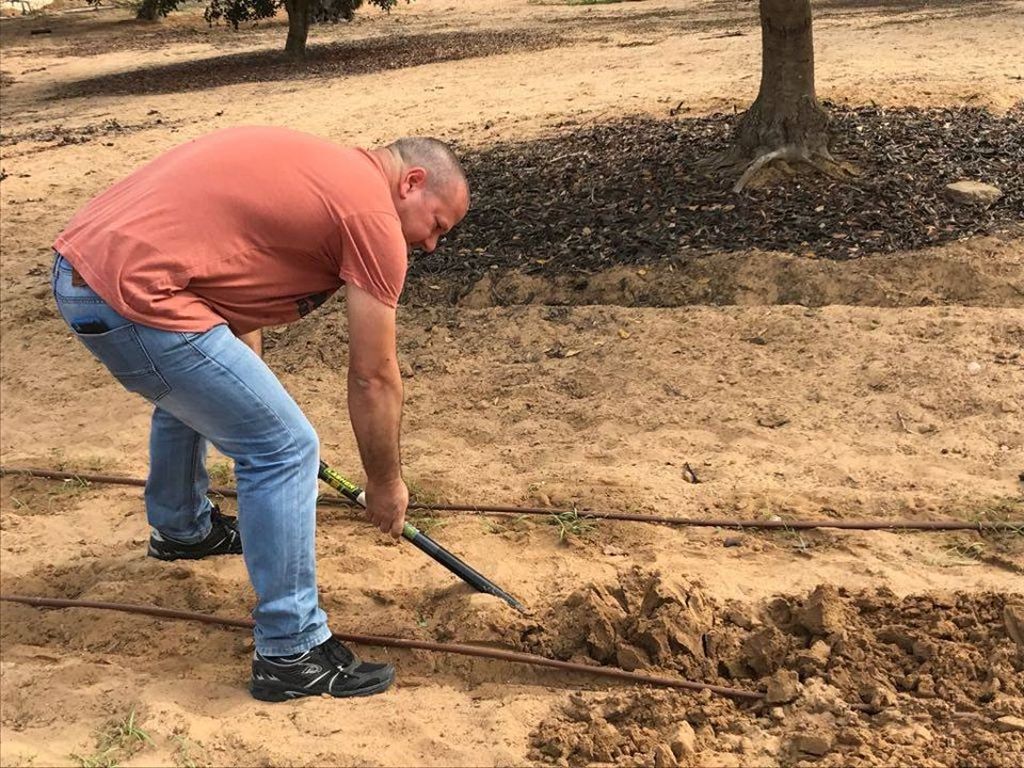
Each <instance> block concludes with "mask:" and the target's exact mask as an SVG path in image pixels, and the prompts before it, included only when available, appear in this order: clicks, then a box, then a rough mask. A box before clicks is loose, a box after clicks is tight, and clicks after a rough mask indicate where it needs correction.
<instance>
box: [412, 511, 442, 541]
mask: <svg viewBox="0 0 1024 768" xmlns="http://www.w3.org/2000/svg"><path fill="white" fill-rule="evenodd" d="M408 521H409V523H410V524H411V525H413V526H415V527H416V529H417V530H419V532H420V533H425V534H427V535H428V536H429V535H430V532H431V531H433V530H436V529H439V528H443V527H444V526H445V525H447V523H448V521H446V520H443V519H441V518H440V517H430V516H429V515H410V516H409V517H408Z"/></svg>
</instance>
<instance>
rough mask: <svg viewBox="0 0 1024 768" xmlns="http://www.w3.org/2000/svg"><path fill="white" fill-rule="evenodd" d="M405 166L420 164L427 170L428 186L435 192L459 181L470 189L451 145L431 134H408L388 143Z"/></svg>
mask: <svg viewBox="0 0 1024 768" xmlns="http://www.w3.org/2000/svg"><path fill="white" fill-rule="evenodd" d="M388 149H390V150H391V151H392V152H394V153H395V154H396V155H398V157H399V158H400V159H401V161H402V164H403V165H405V166H409V165H418V166H420V167H422V168H425V169H426V171H427V187H428V188H429V189H431V190H433V191H434V192H441V191H442V190H446V189H448V188H449V186H450V185H451V184H453V183H456V182H459V183H461V184H462V185H464V186H465V187H466V190H467V191H468V190H469V181H468V179H466V172H465V171H464V170H463V168H462V163H460V162H459V158H457V157H456V156H455V153H454V152H452V150H451V147H449V146H448V145H447V144H445V143H444V142H443V141H439V140H438V139H435V138H431V137H430V136H407V137H406V138H404V139H398V140H397V141H394V142H392V143H391V144H389V145H388Z"/></svg>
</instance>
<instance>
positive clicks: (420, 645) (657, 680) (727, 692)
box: [0, 595, 764, 701]
mask: <svg viewBox="0 0 1024 768" xmlns="http://www.w3.org/2000/svg"><path fill="white" fill-rule="evenodd" d="M0 601H4V602H10V603H22V604H24V605H31V606H34V607H36V608H93V609H97V610H101V611H121V612H122V613H136V614H141V615H145V616H156V617H157V618H161V619H175V620H179V621H198V622H202V623H203V624H216V625H220V626H225V627H236V628H243V629H251V628H252V627H253V626H254V622H253V621H252V619H230V618H222V617H220V616H210V615H209V614H205V613H196V612H194V611H177V610H172V609H170V608H159V607H157V606H151V605H128V604H126V603H106V602H95V601H92V600H65V599H62V598H52V597H27V596H24V595H0ZM334 636H335V637H336V638H337V639H338V640H342V641H344V642H349V643H358V644H359V645H368V646H378V647H384V648H410V649H414V650H421V651H433V652H437V653H454V654H458V655H460V656H477V657H479V658H484V659H498V660H500V661H510V662H513V663H516V664H530V665H533V666H536V667H549V668H551V669H560V670H562V671H564V672H579V673H582V674H585V675H593V676H595V677H608V678H612V679H615V680H625V681H628V682H631V683H638V684H643V685H654V686H658V687H660V688H685V689H688V690H692V691H710V692H711V693H715V694H718V695H719V696H727V697H729V698H733V699H746V700H751V701H761V700H762V699H763V698H764V695H763V694H761V693H758V692H756V691H745V690H742V689H740V688H727V687H725V686H721V685H711V684H710V683H697V682H694V681H692V680H682V679H678V678H674V677H662V676H660V675H648V674H644V673H642V672H627V671H626V670H624V669H616V668H615V667H592V666H588V665H586V664H575V663H573V662H569V661H559V660H557V659H548V658H545V657H544V656H536V655H534V654H532V653H521V652H519V651H505V650H501V649H499V648H484V647H480V646H475V645H465V644H461V643H435V642H430V641H427V640H408V639H406V638H401V637H386V636H382V635H355V634H351V633H346V632H335V633H334Z"/></svg>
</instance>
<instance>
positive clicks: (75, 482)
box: [54, 476, 90, 496]
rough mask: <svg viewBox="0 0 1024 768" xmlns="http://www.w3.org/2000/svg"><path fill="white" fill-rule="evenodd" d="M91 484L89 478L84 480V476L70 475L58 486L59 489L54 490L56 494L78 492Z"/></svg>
mask: <svg viewBox="0 0 1024 768" xmlns="http://www.w3.org/2000/svg"><path fill="white" fill-rule="evenodd" d="M89 485H90V483H89V481H88V480H83V479H82V478H80V477H77V476H76V477H69V478H67V479H66V480H64V481H62V482H61V483H60V485H58V486H57V490H56V491H54V494H55V495H57V496H62V495H66V494H76V493H79V492H80V491H83V490H85V489H86V488H88V487H89Z"/></svg>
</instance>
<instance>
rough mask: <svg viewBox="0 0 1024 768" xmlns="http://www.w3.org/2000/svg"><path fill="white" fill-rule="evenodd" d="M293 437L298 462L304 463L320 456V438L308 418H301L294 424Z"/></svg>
mask: <svg viewBox="0 0 1024 768" xmlns="http://www.w3.org/2000/svg"><path fill="white" fill-rule="evenodd" d="M293 437H294V440H295V449H294V450H295V453H296V459H297V460H298V461H299V462H300V463H302V464H306V463H308V462H310V461H316V460H317V459H318V457H319V456H320V438H319V437H318V436H317V434H316V430H315V429H313V425H312V424H310V423H309V420H308V419H302V422H301V423H300V424H297V425H296V426H295V428H294V430H293Z"/></svg>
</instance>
